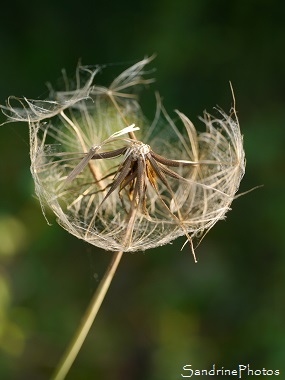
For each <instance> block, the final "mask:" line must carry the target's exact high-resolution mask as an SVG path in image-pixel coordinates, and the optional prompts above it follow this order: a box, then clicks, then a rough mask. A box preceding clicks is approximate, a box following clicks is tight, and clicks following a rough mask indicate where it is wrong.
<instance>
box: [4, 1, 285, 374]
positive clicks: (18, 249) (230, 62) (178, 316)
mask: <svg viewBox="0 0 285 380" xmlns="http://www.w3.org/2000/svg"><path fill="white" fill-rule="evenodd" d="M0 39H1V44H0V58H1V59H0V68H1V70H0V101H1V104H4V102H5V99H7V97H8V96H9V95H16V96H26V97H28V98H32V99H35V98H45V97H46V96H47V95H48V89H47V87H46V85H45V83H46V82H48V81H50V82H51V83H53V84H56V83H57V80H58V79H59V78H60V77H61V69H62V68H66V70H67V73H68V74H69V75H71V76H72V75H73V73H74V71H75V68H76V65H77V63H78V61H79V59H81V61H82V63H83V64H86V65H88V64H90V65H94V64H98V63H102V64H104V63H117V62H118V63H120V65H114V66H110V67H109V69H108V72H107V73H106V74H103V75H101V74H99V76H98V81H101V80H102V81H103V80H106V81H107V82H105V83H104V84H108V81H110V80H112V79H113V75H116V74H117V73H118V72H119V70H123V69H124V68H126V67H128V66H129V65H131V64H132V63H135V62H136V61H138V60H140V59H142V58H143V57H144V56H145V55H151V54H152V53H157V58H156V59H155V61H154V62H153V63H152V67H155V68H156V69H157V71H156V72H155V73H154V74H153V75H155V76H156V79H157V80H156V82H155V83H154V84H152V85H151V89H152V90H153V91H155V90H159V92H160V94H161V96H162V98H163V102H164V105H165V107H166V108H167V110H168V112H169V113H170V115H172V116H174V113H173V111H172V110H174V109H176V108H177V109H179V110H180V111H182V112H184V113H185V114H186V115H188V116H189V118H190V119H191V120H192V121H193V122H194V124H196V125H198V126H199V128H202V125H201V123H200V122H199V120H198V115H201V114H202V113H203V110H204V109H207V111H208V112H210V113H212V112H214V111H213V107H214V106H216V105H217V104H218V105H219V106H221V107H222V108H223V109H225V111H228V110H229V109H230V107H231V106H232V104H233V100H232V95H231V92H230V86H229V81H231V82H232V84H233V88H234V91H235V98H236V108H237V112H238V116H239V119H240V125H241V130H242V134H243V135H244V146H245V151H246V157H247V170H246V175H245V177H244V179H243V181H242V184H241V188H240V192H245V191H247V190H249V189H251V188H253V187H255V186H258V185H263V187H261V188H259V189H257V190H254V191H253V192H251V193H248V194H246V195H244V196H242V197H240V198H238V199H236V200H235V201H234V202H233V204H232V211H230V212H229V214H228V216H227V219H226V221H225V222H224V221H221V222H219V223H218V224H217V225H216V226H215V227H214V228H213V229H212V230H211V231H210V232H209V234H208V235H207V236H206V237H205V238H204V240H203V241H202V243H201V244H200V246H199V247H198V248H197V250H196V254H197V257H198V264H194V261H193V258H192V256H191V253H190V249H189V247H187V246H186V247H185V248H184V250H183V251H182V252H180V248H181V246H182V245H183V243H184V241H185V239H183V238H182V239H179V240H177V241H175V242H174V243H173V244H172V245H168V246H164V247H161V248H157V249H154V250H151V251H147V252H145V253H136V254H126V255H125V256H124V257H123V260H122V262H121V264H120V266H119V269H118V272H117V274H116V276H115V278H114V281H113V283H112V285H111V288H110V290H109V292H108V294H107V297H106V299H105V301H104V303H103V305H102V308H101V310H100V312H99V315H98V317H97V319H96V321H95V323H94V325H93V327H92V329H91V332H90V334H89V336H88V338H87V340H86V342H85V344H84V346H83V349H82V351H81V352H80V354H79V356H78V358H77V359H76V361H75V363H74V366H73V367H72V369H71V371H70V373H69V375H68V376H67V379H68V380H94V379H100V380H110V379H112V380H129V379H130V380H134V379H135V380H177V379H180V378H182V377H181V375H180V374H181V373H182V367H183V365H186V364H191V365H192V368H193V369H195V368H197V369H207V368H209V369H210V368H211V366H212V365H213V363H216V365H217V366H218V367H220V368H221V367H224V368H229V369H235V368H236V367H237V365H239V364H244V365H247V364H250V366H251V367H252V368H254V369H262V368H266V369H273V370H277V369H279V370H280V371H281V375H280V376H279V377H280V378H284V376H285V375H284V373H285V365H284V357H285V304H284V301H285V299H284V294H285V233H284V229H285V222H284V219H285V202H284V185H285V181H284V174H285V170H284V167H285V164H284V163H285V154H284V150H285V122H284V121H285V117H284V110H285V53H284V41H285V2H282V1H278V0H273V1H270V2H269V1H265V0H249V1H242V0H239V1H238V0H233V1H228V0H218V1H210V0H192V1H189V0H180V1H170V0H165V1H163V0H156V1H150V0H146V1H144V2H142V1H139V2H136V1H116V2H115V1H111V2H108V1H105V2H104V1H100V2H99V1H96V0H95V1H92V2H88V1H85V2H84V1H83V2H74V1H66V0H64V1H60V0H59V1H55V0H51V1H48V2H44V3H41V2H35V1H29V2H20V1H17V0H16V1H14V2H11V3H9V4H8V2H6V3H5V5H3V4H2V5H1V23H0ZM113 73H114V74H113ZM100 84H101V83H100ZM148 94H149V95H148ZM143 102H144V104H145V106H146V114H147V115H148V117H149V118H151V117H152V115H153V113H154V110H155V100H154V96H153V95H152V92H151V91H150V92H148V93H147V95H144V96H143ZM1 121H2V122H3V121H4V117H2V116H1ZM28 154H29V137H28V127H27V125H24V124H17V123H16V124H7V125H4V126H2V127H1V128H0V160H1V165H0V170H1V172H0V191H1V197H0V200H1V203H0V379H1V380H2V379H3V380H31V379H33V380H45V379H49V377H50V374H51V372H52V370H53V369H54V367H55V365H56V363H57V362H58V360H59V358H60V357H61V355H62V353H63V351H64V349H65V348H66V346H67V344H68V342H69V341H70V339H71V337H72V335H73V333H74V331H75V329H76V327H77V325H78V323H79V322H80V318H81V316H82V315H83V312H84V310H85V308H86V307H87V305H88V302H89V300H90V298H91V296H92V294H93V292H94V290H95V289H96V286H97V285H98V281H99V280H100V279H101V278H102V276H103V273H104V270H105V268H106V266H107V265H108V262H109V260H110V258H111V254H110V253H105V252H103V251H101V250H99V249H96V248H94V247H91V246H88V245H87V244H86V243H84V242H83V241H79V240H77V239H76V238H75V237H73V236H71V235H69V234H67V233H66V232H65V231H64V230H63V229H61V228H60V227H59V226H58V225H57V224H56V222H55V220H54V217H53V216H52V215H51V213H49V212H47V218H48V219H49V221H50V222H51V224H52V226H48V225H47V223H46V221H45V219H44V217H43V215H42V212H41V208H40V205H39V203H38V201H37V200H36V199H35V198H34V195H33V194H34V187H33V182H32V178H31V175H30V172H29V155H28ZM282 371H283V372H282ZM217 378H219V376H218V377H217ZM220 378H225V377H220Z"/></svg>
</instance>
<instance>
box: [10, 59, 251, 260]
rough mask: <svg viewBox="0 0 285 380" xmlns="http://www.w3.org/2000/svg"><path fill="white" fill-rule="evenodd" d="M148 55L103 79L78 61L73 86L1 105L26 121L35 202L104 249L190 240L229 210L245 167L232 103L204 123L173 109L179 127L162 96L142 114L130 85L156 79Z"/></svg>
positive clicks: (139, 247) (14, 118) (12, 116)
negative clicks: (149, 116)
mask: <svg viewBox="0 0 285 380" xmlns="http://www.w3.org/2000/svg"><path fill="white" fill-rule="evenodd" d="M151 59H152V58H146V59H144V60H142V61H140V62H138V63H137V64H135V65H133V66H132V67H130V68H128V69H127V70H126V71H124V72H123V73H121V74H120V75H119V76H118V77H117V78H116V79H115V80H114V81H113V82H112V84H111V85H110V86H109V87H103V86H100V85H97V83H96V78H97V77H96V74H97V73H98V71H100V68H96V69H95V70H91V69H90V68H84V67H81V68H79V69H78V71H77V87H76V88H75V89H70V88H69V85H68V88H67V89H66V91H61V92H53V96H54V99H49V100H46V101H31V100H28V99H19V100H18V101H19V102H20V105H21V107H19V108H17V107H16V108H14V107H12V105H11V103H10V102H8V104H7V106H6V107H3V112H4V113H5V114H6V115H7V116H8V120H9V121H26V122H28V123H29V127H30V156H31V172H32V175H33V178H34V181H35V187H36V193H37V195H38V197H39V199H40V201H41V204H42V205H43V206H44V205H45V204H47V205H48V206H49V207H50V208H51V209H52V210H53V212H54V213H55V214H56V216H57V218H58V222H59V223H60V225H61V226H63V227H64V228H65V229H66V230H67V231H68V232H70V233H72V234H73V235H75V236H77V237H78V238H80V239H83V240H85V241H87V242H88V243H90V244H93V245H95V246H98V247H101V248H104V249H107V250H112V251H114V250H123V251H125V252H127V251H139V250H146V249H148V248H152V247H156V246H160V245H163V244H166V243H169V242H170V241H172V240H173V239H175V238H177V237H178V236H181V235H186V236H187V239H188V241H189V242H190V244H191V247H193V246H192V239H193V238H194V237H201V236H202V235H203V234H204V233H205V232H206V231H207V230H209V229H210V228H211V227H212V226H213V225H214V224H215V223H216V222H217V221H218V220H219V219H223V218H224V217H225V214H226V212H227V211H228V210H229V208H230V205H231V202H232V201H233V199H234V197H235V193H236V191H237V190H238V187H239V184H240V181H241V178H242V176H243V174H244V167H245V160H244V151H243V146H242V137H241V134H240V129H239V123H238V119H237V115H236V112H235V109H233V110H232V111H231V115H230V116H228V115H226V114H225V113H224V112H223V111H222V110H217V113H218V117H212V116H211V115H209V114H207V113H205V114H204V117H203V118H202V121H203V123H204V124H205V127H206V130H205V132H202V133H198V132H197V131H196V129H195V128H194V126H193V124H192V123H191V121H190V120H189V119H188V118H187V117H186V116H185V115H184V114H182V113H180V112H178V111H177V117H176V119H178V123H180V124H181V126H182V131H180V129H179V126H177V124H176V121H175V122H174V120H173V119H171V118H170V117H169V115H168V114H167V113H166V111H165V110H164V108H163V107H162V105H161V103H160V101H159V98H158V99H157V112H156V116H155V118H154V121H153V122H152V123H148V121H147V120H146V119H145V117H144V116H143V113H142V111H141V108H140V105H139V102H138V100H137V97H136V92H135V91H136V89H137V87H138V86H141V85H143V86H145V85H147V84H149V83H151V82H152V81H153V80H152V79H147V75H148V74H149V72H146V71H145V70H144V69H145V65H146V64H148V63H149V61H150V60H151ZM82 74H85V75H87V76H88V78H87V80H86V81H85V82H83V83H82V79H81V78H82ZM192 250H193V249H192ZM193 253H194V251H193Z"/></svg>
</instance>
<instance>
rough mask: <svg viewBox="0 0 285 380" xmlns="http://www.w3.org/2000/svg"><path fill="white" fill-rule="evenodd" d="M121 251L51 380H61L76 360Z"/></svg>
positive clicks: (110, 266) (117, 254)
mask: <svg viewBox="0 0 285 380" xmlns="http://www.w3.org/2000/svg"><path fill="white" fill-rule="evenodd" d="M122 254H123V251H120V252H115V253H114V256H113V259H112V261H111V263H110V264H109V266H108V268H107V270H106V272H105V275H104V277H103V278H102V280H101V281H100V283H99V286H98V288H97V289H96V291H95V293H94V296H93V298H92V300H91V302H90V304H89V306H88V308H87V310H86V312H85V315H84V316H83V318H82V321H81V323H80V325H79V328H78V330H77V331H76V333H75V335H74V338H73V340H72V341H71V343H70V345H69V347H68V348H67V350H66V352H65V354H64V355H63V357H62V359H61V361H60V363H59V364H58V366H57V368H56V370H55V372H54V374H53V376H52V378H51V380H63V379H65V376H66V375H67V373H68V371H69V370H70V367H71V366H72V364H73V362H74V360H75V359H76V357H77V355H78V352H79V351H80V349H81V346H82V344H83V343H84V340H85V338H86V336H87V334H88V332H89V330H90V328H91V326H92V323H93V321H94V319H95V317H96V315H97V313H98V311H99V309H100V306H101V304H102V302H103V300H104V297H105V295H106V293H107V290H108V289H109V286H110V283H111V281H112V279H113V277H114V274H115V272H116V269H117V267H118V264H119V262H120V260H121V257H122Z"/></svg>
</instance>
